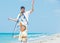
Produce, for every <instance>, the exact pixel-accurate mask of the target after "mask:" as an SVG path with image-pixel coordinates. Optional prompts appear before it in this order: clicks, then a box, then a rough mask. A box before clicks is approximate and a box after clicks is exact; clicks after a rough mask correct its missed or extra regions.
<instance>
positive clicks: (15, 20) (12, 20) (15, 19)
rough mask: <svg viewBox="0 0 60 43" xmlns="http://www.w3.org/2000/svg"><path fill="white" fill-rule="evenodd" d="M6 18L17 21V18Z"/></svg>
mask: <svg viewBox="0 0 60 43" xmlns="http://www.w3.org/2000/svg"><path fill="white" fill-rule="evenodd" d="M8 20H11V21H15V22H17V19H13V18H8Z"/></svg>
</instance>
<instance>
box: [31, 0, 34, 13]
mask: <svg viewBox="0 0 60 43" xmlns="http://www.w3.org/2000/svg"><path fill="white" fill-rule="evenodd" d="M33 11H34V0H32V8H31V11H30V13H32V12H33Z"/></svg>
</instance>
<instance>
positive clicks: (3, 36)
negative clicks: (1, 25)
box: [0, 33, 47, 43]
mask: <svg viewBox="0 0 60 43" xmlns="http://www.w3.org/2000/svg"><path fill="white" fill-rule="evenodd" d="M15 35H17V34H15ZM42 35H47V34H42V33H28V38H33V39H34V38H37V37H39V36H42ZM15 42H18V39H15V38H13V37H12V33H0V43H15Z"/></svg>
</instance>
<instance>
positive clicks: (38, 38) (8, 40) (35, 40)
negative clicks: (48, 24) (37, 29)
mask: <svg viewBox="0 0 60 43" xmlns="http://www.w3.org/2000/svg"><path fill="white" fill-rule="evenodd" d="M28 36H29V38H28V42H27V43H60V33H57V34H48V35H47V34H37V33H36V34H28ZM0 42H1V43H21V41H19V40H18V39H15V38H13V37H12V34H9V33H8V34H7V33H4V34H0Z"/></svg>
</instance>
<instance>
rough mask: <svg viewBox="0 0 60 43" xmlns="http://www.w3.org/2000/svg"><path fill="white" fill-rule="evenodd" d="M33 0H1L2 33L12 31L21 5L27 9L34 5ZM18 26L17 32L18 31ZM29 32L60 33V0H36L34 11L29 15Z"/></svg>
mask: <svg viewBox="0 0 60 43" xmlns="http://www.w3.org/2000/svg"><path fill="white" fill-rule="evenodd" d="M31 2H32V0H0V33H12V32H13V29H14V25H15V22H12V21H9V20H8V18H9V17H11V18H16V17H17V15H18V14H19V12H20V7H21V6H25V7H26V11H28V10H30V9H31V7H32V3H31ZM18 31H19V28H16V31H15V32H18ZM28 32H29V33H32V32H33V33H60V0H35V4H34V12H33V13H32V14H31V15H30V16H29V25H28Z"/></svg>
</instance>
